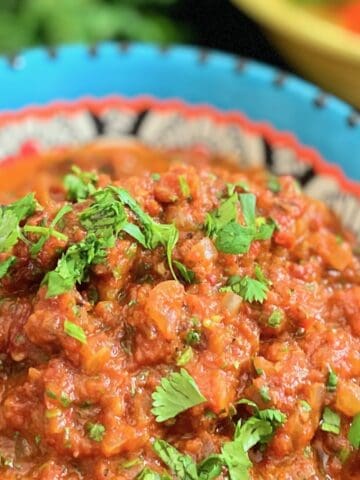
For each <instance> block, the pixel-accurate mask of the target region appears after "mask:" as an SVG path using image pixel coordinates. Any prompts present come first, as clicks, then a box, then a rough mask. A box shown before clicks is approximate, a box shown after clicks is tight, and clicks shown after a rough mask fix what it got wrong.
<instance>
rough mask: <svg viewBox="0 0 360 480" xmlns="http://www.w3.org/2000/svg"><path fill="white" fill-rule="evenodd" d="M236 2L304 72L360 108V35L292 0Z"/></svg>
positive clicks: (234, 1)
mask: <svg viewBox="0 0 360 480" xmlns="http://www.w3.org/2000/svg"><path fill="white" fill-rule="evenodd" d="M232 1H233V3H235V4H236V5H238V6H239V7H240V8H241V9H242V10H243V11H245V12H246V13H247V14H248V15H249V16H251V17H252V18H254V19H255V20H256V21H257V22H258V23H259V24H260V25H262V26H263V27H264V29H265V31H266V32H267V34H268V36H269V39H270V40H271V41H272V43H273V44H274V45H275V47H276V48H277V49H278V50H279V51H280V52H281V53H282V55H283V56H284V58H285V59H286V60H287V61H288V62H289V63H290V64H291V65H293V66H294V67H295V68H296V69H297V70H298V71H299V72H300V73H301V74H302V75H304V76H306V77H307V78H309V79H310V80H312V81H314V82H316V83H317V84H318V85H321V86H322V87H323V88H325V89H326V90H328V91H331V92H333V93H335V94H336V95H338V96H340V97H342V98H343V99H345V100H346V101H348V102H350V103H352V104H353V105H355V106H356V107H358V108H360V88H359V78H360V35H357V34H356V33H353V32H351V31H348V30H346V29H345V28H343V27H341V26H339V25H336V24H334V23H331V22H330V21H328V20H326V19H323V18H321V17H318V16H317V15H316V14H313V13H311V12H308V11H307V10H306V9H304V8H303V7H301V5H299V4H296V3H295V2H292V1H291V0H268V1H265V2H264V1H263V0H232ZM299 3H300V2H299Z"/></svg>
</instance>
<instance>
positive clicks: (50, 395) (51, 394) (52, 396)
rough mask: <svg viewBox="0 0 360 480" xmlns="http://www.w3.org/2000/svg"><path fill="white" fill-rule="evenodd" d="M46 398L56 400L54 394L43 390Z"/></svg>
mask: <svg viewBox="0 0 360 480" xmlns="http://www.w3.org/2000/svg"><path fill="white" fill-rule="evenodd" d="M45 393H46V396H47V397H49V398H51V399H52V400H56V399H57V396H56V393H55V392H53V391H52V390H45Z"/></svg>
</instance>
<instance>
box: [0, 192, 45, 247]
mask: <svg viewBox="0 0 360 480" xmlns="http://www.w3.org/2000/svg"><path fill="white" fill-rule="evenodd" d="M36 207H37V203H36V200H35V196H34V194H33V193H29V194H28V195H26V196H25V197H23V198H21V199H20V200H18V201H16V202H14V203H11V204H9V205H0V253H5V252H8V251H9V250H10V249H11V248H12V247H13V246H14V245H15V244H16V243H17V241H18V240H19V238H20V237H21V228H20V222H21V221H22V220H25V219H26V218H28V217H30V216H31V215H32V214H33V213H35V210H36Z"/></svg>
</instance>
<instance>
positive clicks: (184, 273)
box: [173, 260, 195, 283]
mask: <svg viewBox="0 0 360 480" xmlns="http://www.w3.org/2000/svg"><path fill="white" fill-rule="evenodd" d="M173 264H174V266H175V267H176V268H177V270H178V271H179V273H180V275H181V277H182V279H183V280H184V281H185V282H186V283H194V280H195V273H194V272H193V271H192V270H190V269H189V268H187V267H186V265H184V264H183V263H181V262H178V261H177V260H174V261H173Z"/></svg>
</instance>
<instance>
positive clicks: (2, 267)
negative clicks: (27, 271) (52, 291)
mask: <svg viewBox="0 0 360 480" xmlns="http://www.w3.org/2000/svg"><path fill="white" fill-rule="evenodd" d="M15 262H16V257H13V256H11V257H9V258H7V259H6V260H4V261H2V262H0V280H1V279H2V278H4V277H5V275H6V274H7V273H8V271H9V270H10V268H11V267H12V266H13V265H14V263H15Z"/></svg>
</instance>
